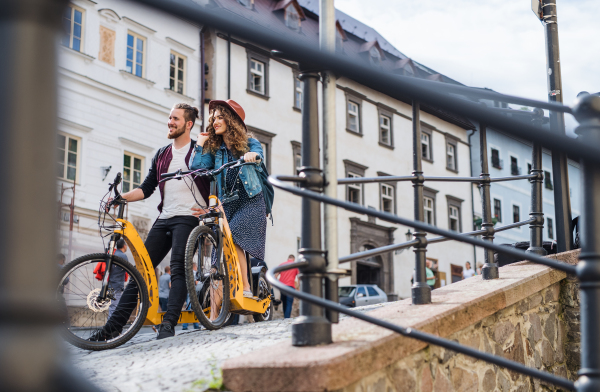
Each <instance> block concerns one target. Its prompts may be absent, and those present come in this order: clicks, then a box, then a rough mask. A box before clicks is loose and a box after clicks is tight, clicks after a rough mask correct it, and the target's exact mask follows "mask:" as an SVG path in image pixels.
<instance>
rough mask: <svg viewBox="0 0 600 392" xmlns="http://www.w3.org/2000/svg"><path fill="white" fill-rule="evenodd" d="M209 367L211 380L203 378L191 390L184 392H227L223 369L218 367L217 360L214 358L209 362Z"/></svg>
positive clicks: (193, 384) (195, 382) (194, 383)
mask: <svg viewBox="0 0 600 392" xmlns="http://www.w3.org/2000/svg"><path fill="white" fill-rule="evenodd" d="M208 366H210V378H209V379H205V378H201V379H199V380H196V381H194V382H193V383H192V385H191V388H189V389H186V390H185V391H184V392H217V391H225V390H226V389H225V386H224V385H223V376H222V374H221V369H219V368H218V367H217V359H216V358H214V357H213V358H211V359H210V360H209V361H208Z"/></svg>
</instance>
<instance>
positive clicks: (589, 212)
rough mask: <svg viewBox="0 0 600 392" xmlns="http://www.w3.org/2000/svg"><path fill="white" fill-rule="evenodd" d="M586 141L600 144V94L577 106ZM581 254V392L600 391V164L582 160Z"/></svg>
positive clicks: (578, 385) (580, 132) (580, 131)
mask: <svg viewBox="0 0 600 392" xmlns="http://www.w3.org/2000/svg"><path fill="white" fill-rule="evenodd" d="M573 114H574V116H575V118H576V119H577V121H579V124H580V125H579V127H577V129H576V130H575V132H576V133H577V134H578V135H579V140H581V141H582V142H584V143H586V144H589V145H594V146H598V145H600V97H598V96H593V95H585V96H583V97H581V98H580V99H579V101H578V102H577V103H576V104H575V107H574V108H573ZM581 166H582V174H583V175H582V181H581V183H582V184H585V185H584V186H582V193H583V208H582V212H583V213H582V214H581V223H582V225H581V233H580V235H581V237H580V238H581V255H580V256H579V259H580V260H579V264H578V265H577V277H578V278H579V282H580V297H581V369H580V370H579V378H578V380H577V382H576V383H575V386H576V388H577V391H578V392H592V391H594V392H595V391H600V339H598V331H599V330H600V198H599V197H598V194H599V193H600V165H598V164H597V163H592V162H589V161H585V160H582V161H581Z"/></svg>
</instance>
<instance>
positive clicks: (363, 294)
mask: <svg viewBox="0 0 600 392" xmlns="http://www.w3.org/2000/svg"><path fill="white" fill-rule="evenodd" d="M339 297H340V304H342V305H346V306H348V307H350V308H354V307H357V306H365V305H373V304H379V303H382V302H387V300H388V298H387V294H386V293H385V292H384V291H383V290H381V289H380V288H379V287H377V285H374V284H355V285H351V286H340V287H339Z"/></svg>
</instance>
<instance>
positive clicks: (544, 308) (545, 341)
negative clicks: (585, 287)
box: [339, 278, 580, 392]
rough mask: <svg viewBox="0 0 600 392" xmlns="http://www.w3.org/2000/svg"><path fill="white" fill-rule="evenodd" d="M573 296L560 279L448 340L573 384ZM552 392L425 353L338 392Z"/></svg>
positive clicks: (441, 352)
mask: <svg viewBox="0 0 600 392" xmlns="http://www.w3.org/2000/svg"><path fill="white" fill-rule="evenodd" d="M578 295H579V292H578V287H577V284H576V283H575V280H571V279H569V278H566V279H564V280H562V281H561V282H557V283H554V284H553V285H551V286H549V287H548V288H546V289H544V290H542V291H541V292H538V293H535V294H533V295H531V296H529V297H528V298H526V299H524V300H521V301H519V302H518V303H516V304H514V305H512V306H509V307H507V308H506V309H503V310H501V311H499V312H497V313H495V314H493V315H491V316H488V317H486V318H484V319H483V320H481V321H479V322H478V323H476V324H474V325H471V326H469V327H467V328H465V329H463V330H461V331H459V332H456V333H454V334H452V335H450V336H449V338H450V339H451V340H454V341H457V342H459V343H461V344H464V345H467V346H470V347H473V348H476V349H478V350H480V351H484V352H488V353H492V354H495V355H500V356H503V357H505V358H507V359H510V360H513V361H517V362H520V363H523V364H525V365H527V366H529V367H535V368H537V369H541V370H545V371H547V372H550V373H554V374H556V375H559V376H562V377H567V378H569V379H571V380H575V379H576V377H577V370H578V369H579V337H580V335H579V297H578ZM540 390H542V391H546V390H548V391H555V390H557V389H556V388H554V387H553V386H551V385H547V384H545V383H543V382H540V381H539V380H536V379H531V378H528V377H525V376H523V375H520V374H518V373H515V372H512V371H509V370H506V369H503V368H499V367H497V366H495V365H492V364H489V363H487V362H483V361H480V360H476V359H474V358H470V357H467V356H464V355H462V354H456V353H455V352H453V351H449V350H446V349H443V348H441V347H435V346H428V347H427V348H425V349H423V350H421V351H419V352H417V353H415V354H413V355H410V356H409V357H407V358H405V359H403V360H401V361H398V362H397V363H395V364H393V365H391V366H388V367H387V368H385V369H382V370H380V371H378V372H376V373H375V374H372V375H370V376H368V377H366V378H364V379H362V380H360V381H359V382H356V383H354V384H352V385H350V386H348V387H346V388H343V389H341V390H339V391H343V392H359V391H360V392H363V391H364V392H366V391H386V392H392V391H398V392H400V391H407V392H408V391H421V392H432V391H435V392H438V391H439V392H442V391H444V392H445V391H484V392H492V391H498V392H500V391H501V392H508V391H516V392H525V391H540Z"/></svg>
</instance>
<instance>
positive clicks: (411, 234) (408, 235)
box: [404, 228, 413, 241]
mask: <svg viewBox="0 0 600 392" xmlns="http://www.w3.org/2000/svg"><path fill="white" fill-rule="evenodd" d="M404 235H405V236H406V241H410V240H412V237H413V233H411V231H410V228H408V231H407V232H406V233H404Z"/></svg>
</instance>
